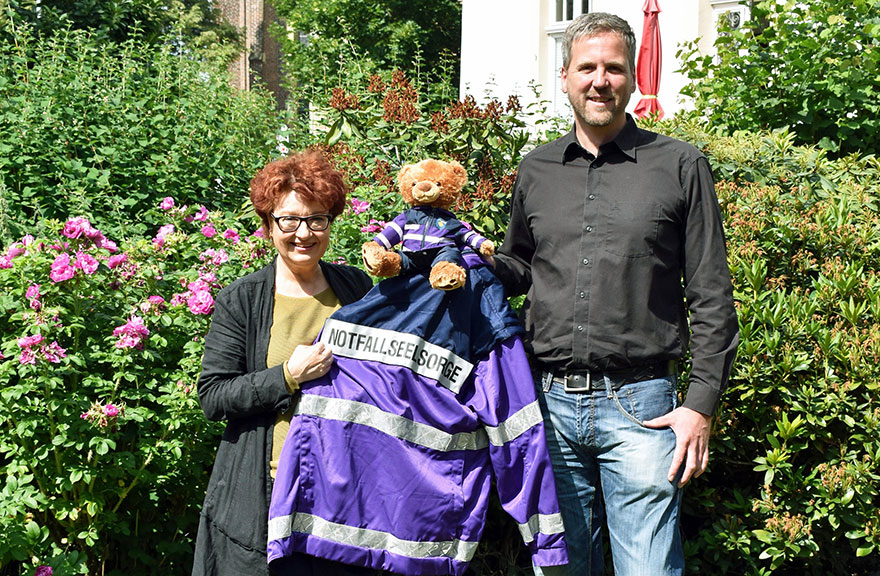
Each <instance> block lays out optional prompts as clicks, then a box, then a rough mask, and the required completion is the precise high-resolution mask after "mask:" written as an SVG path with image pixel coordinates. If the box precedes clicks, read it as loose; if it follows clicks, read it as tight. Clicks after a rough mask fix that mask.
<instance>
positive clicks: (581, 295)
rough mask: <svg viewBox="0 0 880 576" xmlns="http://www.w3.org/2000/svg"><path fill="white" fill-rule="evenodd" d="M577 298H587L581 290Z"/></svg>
mask: <svg viewBox="0 0 880 576" xmlns="http://www.w3.org/2000/svg"><path fill="white" fill-rule="evenodd" d="M578 296H580V297H581V298H586V297H587V295H586V294H585V293H584V291H583V290H581V292H580V293H578Z"/></svg>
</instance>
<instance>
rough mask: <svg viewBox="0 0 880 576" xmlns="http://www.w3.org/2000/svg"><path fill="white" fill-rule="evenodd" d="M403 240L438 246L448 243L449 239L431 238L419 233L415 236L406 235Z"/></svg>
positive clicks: (441, 237) (428, 235)
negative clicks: (441, 243)
mask: <svg viewBox="0 0 880 576" xmlns="http://www.w3.org/2000/svg"><path fill="white" fill-rule="evenodd" d="M403 239H404V240H419V241H422V240H424V241H425V242H429V243H431V244H439V243H440V242H449V238H444V237H443V236H431V235H430V234H422V233H421V232H419V233H417V234H406V235H405V236H404V237H403Z"/></svg>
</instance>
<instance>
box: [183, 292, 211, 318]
mask: <svg viewBox="0 0 880 576" xmlns="http://www.w3.org/2000/svg"><path fill="white" fill-rule="evenodd" d="M186 305H187V307H189V311H190V312H192V313H193V314H210V313H211V312H213V311H214V298H213V297H212V296H211V293H210V292H208V291H207V290H199V291H197V292H191V293H190V295H189V297H187V299H186Z"/></svg>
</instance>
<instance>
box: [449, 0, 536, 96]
mask: <svg viewBox="0 0 880 576" xmlns="http://www.w3.org/2000/svg"><path fill="white" fill-rule="evenodd" d="M539 22H540V13H539V2H538V1H537V0H472V1H468V0H465V1H463V2H462V25H461V97H462V98H464V96H465V95H466V94H470V95H472V96H474V98H476V99H477V101H478V102H481V103H484V102H487V101H488V100H490V99H491V98H492V97H496V98H498V99H499V100H501V101H502V102H506V101H507V97H508V96H510V95H518V96H521V97H527V95H528V93H529V88H528V85H529V81H531V80H534V79H535V78H537V76H538V66H539V62H538V42H539V41H540V39H541V35H540V25H539Z"/></svg>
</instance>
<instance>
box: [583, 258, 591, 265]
mask: <svg viewBox="0 0 880 576" xmlns="http://www.w3.org/2000/svg"><path fill="white" fill-rule="evenodd" d="M589 265H590V259H589V258H584V266H589Z"/></svg>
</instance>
